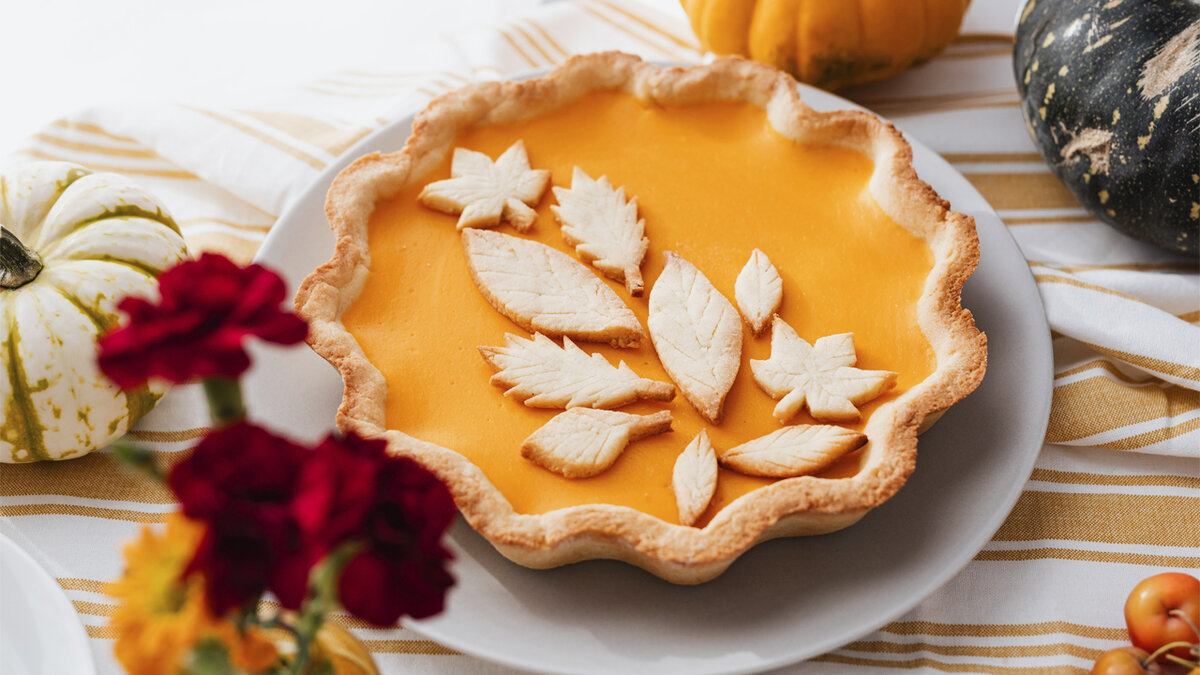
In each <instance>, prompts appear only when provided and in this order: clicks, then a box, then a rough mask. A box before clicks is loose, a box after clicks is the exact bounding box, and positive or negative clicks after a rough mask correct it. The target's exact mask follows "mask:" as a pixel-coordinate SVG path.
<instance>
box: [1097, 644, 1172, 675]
mask: <svg viewBox="0 0 1200 675" xmlns="http://www.w3.org/2000/svg"><path fill="white" fill-rule="evenodd" d="M1149 657H1150V654H1149V653H1147V652H1146V650H1144V649H1138V648H1137V647H1131V646H1128V645H1126V646H1124V647H1117V648H1116V649H1110V650H1108V651H1106V652H1104V653H1103V654H1101V655H1100V658H1098V659H1096V664H1095V665H1093V666H1092V673H1091V675H1162V666H1160V665H1158V663H1157V662H1155V661H1150V662H1149V664H1147V665H1143V664H1145V663H1146V660H1147V659H1148V658H1149Z"/></svg>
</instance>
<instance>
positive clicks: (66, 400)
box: [0, 162, 187, 462]
mask: <svg viewBox="0 0 1200 675" xmlns="http://www.w3.org/2000/svg"><path fill="white" fill-rule="evenodd" d="M0 225H3V226H4V231H3V242H2V243H0V364H3V374H2V375H0V401H3V403H2V405H3V408H2V409H0V462H33V461H39V460H59V459H69V458H73V457H80V456H82V455H85V454H87V453H89V452H91V451H92V450H94V449H96V448H98V447H103V446H105V445H107V444H108V443H109V442H110V441H112V440H113V439H115V438H117V437H119V436H121V435H123V434H124V433H125V432H126V430H128V429H129V427H130V425H132V424H133V423H134V422H136V421H137V420H138V418H140V417H141V416H142V415H144V414H145V413H146V412H148V411H149V410H150V409H151V408H152V407H153V406H154V404H155V403H156V402H157V401H158V398H159V397H160V396H161V395H162V393H163V390H164V388H165V387H164V385H161V384H150V385H148V386H143V387H141V388H139V389H135V390H132V391H129V392H122V391H121V390H120V389H119V388H117V387H116V385H114V384H113V383H112V382H110V381H109V380H108V379H107V378H106V377H105V376H104V375H103V374H102V373H101V372H100V370H99V368H98V367H97V366H96V341H97V339H99V337H100V336H101V335H103V334H104V333H105V332H106V331H107V330H108V329H109V328H110V327H111V326H112V325H114V324H115V323H117V322H118V321H119V319H120V317H119V313H118V312H117V309H116V305H117V303H118V302H120V301H121V299H122V298H124V297H126V296H127V295H140V296H143V297H148V296H151V295H153V294H155V293H156V292H157V283H158V282H157V280H156V277H157V275H158V274H159V272H161V271H162V270H163V269H165V268H167V267H170V266H171V265H173V264H175V263H176V262H178V261H179V260H181V259H183V258H184V257H185V256H186V255H187V250H186V247H185V246H184V242H183V238H182V237H181V236H180V234H179V228H178V226H177V225H175V223H174V221H172V220H171V217H170V215H168V214H167V210H166V209H165V208H164V207H163V206H162V205H161V204H160V203H159V202H158V201H157V200H156V199H155V198H154V197H152V196H150V195H149V194H147V193H146V192H145V191H143V190H142V189H140V188H138V187H137V186H135V185H134V184H132V183H130V182H129V181H128V180H127V179H125V178H123V177H121V176H118V175H116V174H110V173H91V172H89V171H88V170H87V169H85V168H84V167H82V166H79V165H77V164H69V163H66V162H39V163H33V164H28V165H24V166H19V167H16V168H14V169H10V170H7V171H5V172H3V173H0Z"/></svg>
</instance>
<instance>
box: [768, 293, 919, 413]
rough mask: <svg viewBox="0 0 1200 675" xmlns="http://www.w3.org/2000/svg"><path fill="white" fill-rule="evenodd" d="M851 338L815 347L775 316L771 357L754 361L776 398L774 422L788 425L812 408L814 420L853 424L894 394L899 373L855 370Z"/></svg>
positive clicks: (823, 341)
mask: <svg viewBox="0 0 1200 675" xmlns="http://www.w3.org/2000/svg"><path fill="white" fill-rule="evenodd" d="M857 359H858V357H857V355H856V354H855V352H854V336H853V334H852V333H841V334H838V335H828V336H825V337H823V338H820V339H818V340H817V342H816V344H814V345H810V344H808V342H807V341H805V340H804V339H803V338H801V337H800V336H799V335H797V334H796V331H795V330H793V329H792V327H791V326H789V325H788V324H787V322H786V321H784V320H783V319H781V318H779V316H778V315H776V316H775V319H774V323H773V325H772V327H771V357H770V358H769V359H765V360H760V359H751V360H750V370H751V371H752V372H753V373H754V381H755V382H757V383H758V386H760V387H762V389H763V391H765V392H767V393H768V394H770V395H771V397H772V398H776V399H780V400H779V403H777V404H776V405H775V411H774V416H775V419H777V420H779V421H780V422H782V423H786V422H787V421H788V420H790V419H791V418H792V417H793V416H795V415H796V414H797V413H799V412H800V409H801V408H803V407H805V406H807V407H808V412H809V414H810V415H812V417H813V419H816V420H819V421H822V422H852V421H854V420H857V419H859V418H860V417H861V414H860V413H859V411H858V408H857V407H856V406H859V405H861V404H863V403H866V402H867V401H870V400H871V399H873V398H875V397H877V396H879V395H880V394H882V393H883V392H885V391H887V390H888V389H891V388H892V387H893V386H895V384H896V373H893V372H891V371H887V370H860V369H858V368H854V367H853V366H854V364H855V362H856V361H857Z"/></svg>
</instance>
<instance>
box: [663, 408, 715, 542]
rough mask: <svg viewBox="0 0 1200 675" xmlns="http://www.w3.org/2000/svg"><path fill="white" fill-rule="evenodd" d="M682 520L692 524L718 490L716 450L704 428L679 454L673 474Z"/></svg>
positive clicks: (672, 478) (672, 483) (676, 502)
mask: <svg viewBox="0 0 1200 675" xmlns="http://www.w3.org/2000/svg"><path fill="white" fill-rule="evenodd" d="M671 487H672V488H673V489H674V490H675V504H676V506H678V507H679V522H680V523H682V524H684V525H691V524H692V523H694V522H696V519H697V518H699V517H700V514H702V513H704V510H705V509H707V508H708V503H709V502H710V501H712V498H713V494H714V493H715V492H716V491H717V453H716V451H715V450H713V445H712V442H711V441H709V440H708V433H707V432H704V431H701V432H700V433H699V434H697V435H696V437H695V438H693V439H692V442H691V443H688V446H687V447H686V448H684V449H683V452H681V453H679V457H678V458H677V459H676V460H675V470H674V471H673V472H672V474H671Z"/></svg>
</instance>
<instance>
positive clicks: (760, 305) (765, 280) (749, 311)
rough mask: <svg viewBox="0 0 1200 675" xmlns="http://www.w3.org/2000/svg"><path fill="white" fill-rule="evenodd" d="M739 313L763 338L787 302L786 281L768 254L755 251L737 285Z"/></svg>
mask: <svg viewBox="0 0 1200 675" xmlns="http://www.w3.org/2000/svg"><path fill="white" fill-rule="evenodd" d="M733 297H734V299H735V300H737V305H738V311H739V312H741V314H742V318H743V319H745V320H746V325H748V326H750V332H752V333H754V335H755V336H758V335H762V333H763V331H764V330H766V328H767V325H768V322H770V320H771V317H772V316H774V315H775V312H776V311H777V310H778V309H779V305H780V304H782V303H783V279H782V278H780V276H779V270H777V269H775V265H773V264H771V259H770V258H768V257H767V254H766V253H763V252H762V251H760V250H758V249H754V250H753V251H751V253H750V259H749V260H747V261H746V265H745V266H744V267H742V271H741V272H738V276H737V282H736V283H735V284H734V286H733Z"/></svg>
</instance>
